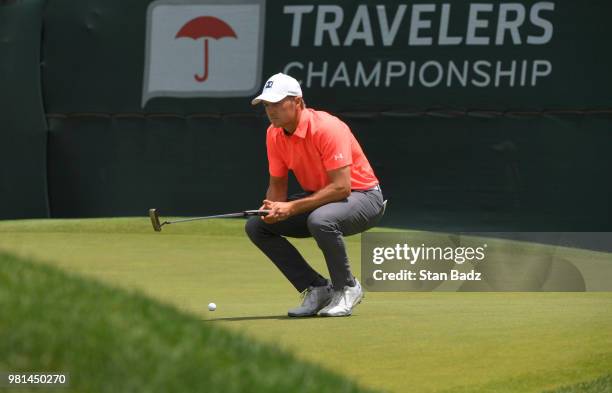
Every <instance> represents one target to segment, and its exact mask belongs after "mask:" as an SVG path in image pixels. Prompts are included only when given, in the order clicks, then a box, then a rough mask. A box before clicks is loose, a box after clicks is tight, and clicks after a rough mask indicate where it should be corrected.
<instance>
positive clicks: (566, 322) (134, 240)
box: [0, 218, 612, 393]
mask: <svg viewBox="0 0 612 393" xmlns="http://www.w3.org/2000/svg"><path fill="white" fill-rule="evenodd" d="M243 224H244V221H242V220H211V221H200V222H192V223H185V224H180V225H169V226H166V227H164V230H163V231H162V232H161V233H155V232H153V229H152V228H151V224H150V222H149V220H148V218H115V219H91V220H23V221H1V222H0V250H6V251H9V252H11V253H13V254H16V255H19V256H21V257H29V258H32V259H34V260H37V261H41V262H44V263H48V264H51V265H54V266H57V267H59V268H61V269H64V270H66V271H69V272H72V273H76V274H79V275H83V276H87V277H92V278H95V279H96V280H98V281H101V282H104V283H108V284H111V285H113V286H116V287H122V288H127V289H130V290H133V289H136V290H138V291H140V292H142V293H144V294H146V295H147V296H149V297H151V298H153V299H157V300H160V301H162V302H164V303H167V304H171V305H173V306H175V307H177V308H179V309H180V310H182V311H184V312H187V313H189V314H192V315H194V316H196V317H198V318H200V319H202V320H203V322H202V323H204V324H210V325H213V326H217V327H223V328H227V329H230V330H233V331H238V332H241V333H243V334H245V335H246V336H248V337H252V338H253V339H255V340H256V341H258V342H264V343H273V344H275V345H278V346H280V347H281V348H282V349H286V350H289V351H291V352H292V353H293V354H294V355H295V356H296V357H297V358H298V359H303V360H307V361H309V362H313V363H316V364H318V365H320V366H321V367H323V368H325V369H328V370H332V371H334V372H336V373H339V374H342V375H345V376H347V377H349V378H350V379H352V380H354V381H356V382H358V383H359V384H360V385H362V386H364V387H367V388H372V389H378V390H386V391H393V392H419V393H423V392H541V391H543V390H550V389H556V388H558V387H560V386H569V385H575V384H577V383H581V382H586V381H592V380H596V379H597V378H600V377H602V376H604V375H606V374H608V373H609V372H610V370H612V335H610V332H611V331H612V313H611V312H610V310H611V309H612V293H610V292H598V293H596V292H591V293H454V292H435V293H411V292H397V293H366V297H365V299H364V301H363V303H362V304H361V305H360V306H358V307H357V309H356V311H355V313H354V315H353V316H352V317H350V318H307V319H299V320H296V319H289V318H286V317H285V315H286V314H285V313H286V310H287V309H288V308H290V307H293V306H294V305H296V304H297V303H298V302H299V300H300V299H299V296H298V294H297V293H296V292H295V290H294V289H293V288H292V287H291V286H290V284H289V283H288V282H286V280H285V279H284V278H283V277H282V275H281V274H280V273H279V272H278V271H277V270H276V268H275V267H274V266H273V265H272V263H271V262H269V261H268V260H267V259H266V258H265V256H264V255H263V254H261V253H260V251H259V250H258V249H256V248H255V247H254V246H253V245H252V244H250V242H249V241H248V239H247V238H246V236H245V235H244V232H243ZM294 244H296V246H297V247H298V249H300V251H302V252H303V254H304V256H305V257H306V258H307V259H308V260H309V261H311V263H312V264H313V265H314V266H315V267H316V268H317V269H318V270H319V271H321V272H325V271H326V269H325V267H324V266H325V263H324V261H323V259H322V256H321V254H320V252H319V250H318V249H317V247H316V245H315V243H314V242H313V241H312V240H311V239H301V240H295V241H294ZM359 245H360V243H359V237H351V238H349V239H347V247H348V249H349V253H350V256H351V258H352V260H353V261H355V262H354V263H353V264H354V268H355V273H358V272H359V263H358V261H359V259H358V258H359ZM209 302H215V303H216V304H217V306H218V308H217V311H215V312H210V311H208V310H207V304H208V303H209ZM602 380H604V381H609V378H607V379H605V378H604V379H602ZM608 387H609V383H608ZM602 391H603V390H602Z"/></svg>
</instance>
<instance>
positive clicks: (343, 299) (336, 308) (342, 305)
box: [319, 279, 363, 317]
mask: <svg viewBox="0 0 612 393" xmlns="http://www.w3.org/2000/svg"><path fill="white" fill-rule="evenodd" d="M361 299H363V290H362V289H361V284H360V283H359V281H358V280H357V279H355V286H354V287H349V286H348V285H347V286H345V287H344V288H343V289H342V290H341V291H334V294H333V295H332V299H331V301H330V302H329V304H328V305H327V307H324V308H323V309H321V311H319V315H320V316H322V317H345V316H349V315H351V314H352V313H353V308H355V306H357V305H358V304H359V303H361Z"/></svg>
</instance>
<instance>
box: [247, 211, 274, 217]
mask: <svg viewBox="0 0 612 393" xmlns="http://www.w3.org/2000/svg"><path fill="white" fill-rule="evenodd" d="M268 213H270V210H247V211H245V212H244V215H245V216H267V215H268Z"/></svg>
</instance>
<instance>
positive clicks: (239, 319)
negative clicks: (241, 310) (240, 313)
mask: <svg viewBox="0 0 612 393" xmlns="http://www.w3.org/2000/svg"><path fill="white" fill-rule="evenodd" d="M312 318H321V317H318V316H316V315H313V316H310V317H299V318H296V317H289V316H287V315H253V316H249V317H227V318H209V319H203V321H204V322H215V321H230V322H232V321H233V322H238V321H256V320H259V319H276V320H283V321H284V320H287V321H289V320H290V321H299V320H302V319H312Z"/></svg>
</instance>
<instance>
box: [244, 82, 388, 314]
mask: <svg viewBox="0 0 612 393" xmlns="http://www.w3.org/2000/svg"><path fill="white" fill-rule="evenodd" d="M260 102H261V103H263V105H264V108H265V110H266V114H267V116H268V119H269V120H270V123H271V124H270V126H269V127H268V130H267V135H266V146H267V151H268V169H269V172H270V181H269V185H268V191H267V193H266V199H265V200H264V201H263V205H262V207H261V208H262V209H269V210H270V213H269V214H268V216H266V217H251V218H250V219H249V220H248V221H247V223H246V233H247V234H248V236H249V238H250V239H251V241H253V243H255V245H256V246H257V247H259V249H260V250H261V251H263V253H264V254H266V255H267V256H268V258H270V259H271V260H272V262H274V264H275V265H276V266H277V267H278V269H280V271H281V272H282V273H283V274H284V275H285V277H287V279H288V280H289V281H290V282H291V284H293V286H294V287H295V288H296V289H297V290H298V291H299V292H303V294H304V300H303V302H302V304H301V305H300V306H299V307H297V308H294V309H292V310H289V312H288V315H289V316H291V317H304V316H311V315H316V314H318V315H321V316H348V315H351V313H352V310H353V308H354V307H355V306H356V305H357V304H359V303H360V302H361V299H362V298H363V290H362V288H361V285H360V283H359V281H358V280H357V279H356V278H355V277H354V276H353V274H352V273H351V267H350V264H349V259H348V256H347V254H346V248H345V245H344V240H343V236H348V235H354V234H357V233H360V232H363V231H365V230H367V229H369V228H371V227H373V226H374V225H376V223H377V222H378V221H379V220H380V218H381V217H382V215H383V213H384V204H383V195H382V192H381V190H380V186H379V185H378V179H377V178H376V176H375V175H374V171H373V170H372V167H371V166H370V163H369V162H368V160H367V158H366V156H365V155H364V153H363V151H362V150H361V147H360V146H359V143H358V142H357V140H356V139H355V137H354V136H353V134H352V132H351V130H350V129H349V127H348V126H347V125H346V124H345V123H343V122H342V121H341V120H340V119H338V118H337V117H335V116H332V115H330V114H329V113H326V112H322V111H316V110H313V109H310V108H306V104H305V103H304V100H303V98H302V90H301V88H300V84H299V83H298V81H297V80H295V79H294V78H292V77H290V76H288V75H285V74H282V73H279V74H276V75H273V76H272V77H271V78H270V79H268V81H267V82H266V83H265V85H264V87H263V91H262V93H261V94H260V95H259V96H257V97H256V98H255V99H253V101H252V102H251V103H252V104H253V105H257V104H259V103H260ZM289 170H291V171H292V172H293V174H294V175H295V177H296V179H297V181H298V183H299V184H300V186H301V187H302V189H303V190H304V192H303V193H301V194H297V195H293V196H291V197H288V196H287V175H288V171H289ZM285 237H296V238H304V237H313V238H314V239H315V240H316V242H317V245H318V246H319V248H320V249H321V251H322V252H323V257H324V258H325V262H326V263H327V269H328V271H329V275H330V278H331V283H330V281H329V280H327V279H326V278H325V277H323V276H322V275H321V274H319V273H318V272H316V271H315V270H314V269H313V268H312V267H311V266H310V265H309V264H308V262H306V261H305V260H304V258H303V257H302V255H300V253H299V252H298V251H297V250H296V249H295V247H294V246H293V245H291V243H289V241H287V239H286V238H285Z"/></svg>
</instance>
